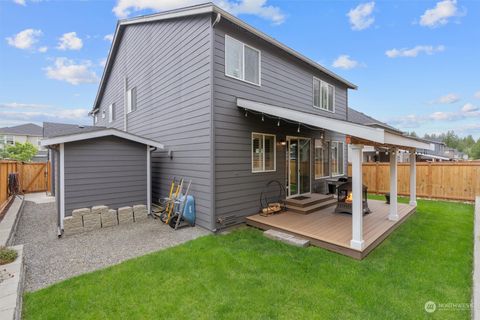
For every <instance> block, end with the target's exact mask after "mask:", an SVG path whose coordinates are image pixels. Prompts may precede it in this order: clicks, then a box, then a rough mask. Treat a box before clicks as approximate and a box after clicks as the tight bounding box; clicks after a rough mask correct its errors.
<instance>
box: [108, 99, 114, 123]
mask: <svg viewBox="0 0 480 320" xmlns="http://www.w3.org/2000/svg"><path fill="white" fill-rule="evenodd" d="M113 120H115V104H114V103H112V104H111V105H109V106H108V122H113Z"/></svg>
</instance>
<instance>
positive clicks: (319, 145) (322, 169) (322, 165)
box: [315, 139, 330, 179]
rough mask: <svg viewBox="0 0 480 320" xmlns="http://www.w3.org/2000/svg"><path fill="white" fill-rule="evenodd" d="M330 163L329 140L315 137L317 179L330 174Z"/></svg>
mask: <svg viewBox="0 0 480 320" xmlns="http://www.w3.org/2000/svg"><path fill="white" fill-rule="evenodd" d="M329 168H330V167H329V165H328V142H325V141H324V140H322V139H315V179H320V178H325V177H328V176H330V170H329Z"/></svg>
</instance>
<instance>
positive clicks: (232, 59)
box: [91, 3, 402, 230]
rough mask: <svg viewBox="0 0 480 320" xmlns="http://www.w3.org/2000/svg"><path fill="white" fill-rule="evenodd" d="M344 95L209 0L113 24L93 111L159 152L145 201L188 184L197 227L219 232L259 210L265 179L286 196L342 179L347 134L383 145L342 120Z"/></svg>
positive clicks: (308, 63) (101, 122)
mask: <svg viewBox="0 0 480 320" xmlns="http://www.w3.org/2000/svg"><path fill="white" fill-rule="evenodd" d="M349 89H356V86H355V85H354V84H352V83H350V82H348V81H347V80H345V79H343V78H341V77H340V76H338V75H336V74H335V73H333V72H331V71H329V70H327V69H326V68H324V67H322V66H321V65H319V64H317V63H316V62H314V61H312V60H310V59H308V58H306V57H305V56H303V55H301V54H300V53H298V52H296V51H294V50H292V49H290V48H289V47H287V46H285V45H284V44H282V43H280V42H278V41H276V40H275V39H273V38H271V37H270V36H268V35H266V34H264V33H262V32H261V31H259V30H257V29H255V28H253V27H252V26H250V25H248V24H246V23H245V22H243V21H241V20H240V19H238V18H236V17H234V16H233V15H231V14H229V13H227V12H225V11H224V10H222V9H220V8H218V7H217V6H215V5H213V4H210V3H209V4H203V5H198V6H193V7H188V8H183V9H178V10H172V11H168V12H163V13H159V14H153V15H147V16H141V17H137V18H132V19H127V20H121V21H119V23H118V25H117V28H116V32H115V36H114V40H113V43H112V47H111V50H110V53H109V56H108V59H107V63H106V67H105V70H104V73H103V76H102V79H101V83H100V87H99V90H98V94H97V96H96V99H95V103H94V107H93V110H92V112H91V114H92V115H93V118H94V125H95V126H102V127H111V128H115V129H118V130H122V131H126V132H128V133H130V134H134V135H137V136H142V137H145V138H147V139H151V140H154V141H159V142H161V143H162V144H164V145H165V151H162V152H154V153H153V154H152V194H153V196H152V199H153V201H155V200H158V199H159V198H161V197H163V196H165V195H166V194H167V193H168V190H169V185H170V182H171V180H172V178H173V177H185V178H186V179H189V180H190V179H191V180H192V181H193V184H192V193H193V195H194V196H195V198H196V210H197V224H198V225H200V226H202V227H205V228H207V229H209V230H217V229H219V228H222V227H225V226H227V225H230V224H234V223H238V222H241V221H243V219H244V217H245V216H248V215H251V214H254V213H256V212H258V211H259V207H260V203H259V198H260V194H261V192H262V190H263V189H264V188H265V185H266V184H267V183H268V182H269V181H271V180H277V181H279V182H281V183H282V184H283V185H285V186H286V196H287V197H295V196H298V195H302V194H309V193H313V192H318V193H323V192H326V183H325V179H326V178H329V177H332V176H333V177H334V176H342V175H345V174H346V163H347V161H346V160H347V159H346V154H347V153H346V148H347V145H346V136H347V135H348V136H354V137H359V138H361V139H366V140H367V139H368V140H369V141H377V142H381V143H384V142H387V138H386V134H387V133H386V131H385V132H384V130H383V129H378V128H374V127H369V126H365V125H360V124H356V123H353V122H351V121H348V90H349ZM392 134H394V133H392ZM384 136H385V138H384ZM377 138H378V139H377ZM400 139H402V138H400ZM395 143H397V141H396V142H395Z"/></svg>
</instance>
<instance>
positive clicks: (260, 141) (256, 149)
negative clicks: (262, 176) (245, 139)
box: [252, 133, 276, 173]
mask: <svg viewBox="0 0 480 320" xmlns="http://www.w3.org/2000/svg"><path fill="white" fill-rule="evenodd" d="M275 143H276V139H275V135H273V134H265V133H252V172H254V173H255V172H268V171H275V166H276V157H275V149H276V145H275Z"/></svg>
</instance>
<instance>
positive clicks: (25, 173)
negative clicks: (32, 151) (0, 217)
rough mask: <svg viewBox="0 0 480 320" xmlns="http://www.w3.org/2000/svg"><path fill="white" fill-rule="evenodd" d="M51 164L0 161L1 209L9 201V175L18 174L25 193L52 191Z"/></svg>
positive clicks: (21, 187)
mask: <svg viewBox="0 0 480 320" xmlns="http://www.w3.org/2000/svg"><path fill="white" fill-rule="evenodd" d="M49 170H50V163H49V162H41V163H40V162H32V163H22V162H15V161H0V208H2V206H3V205H4V204H5V202H7V200H8V174H9V173H12V172H18V174H19V180H20V189H21V190H22V192H23V193H30V192H41V191H50V189H51V181H50V180H51V179H50V173H49Z"/></svg>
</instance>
